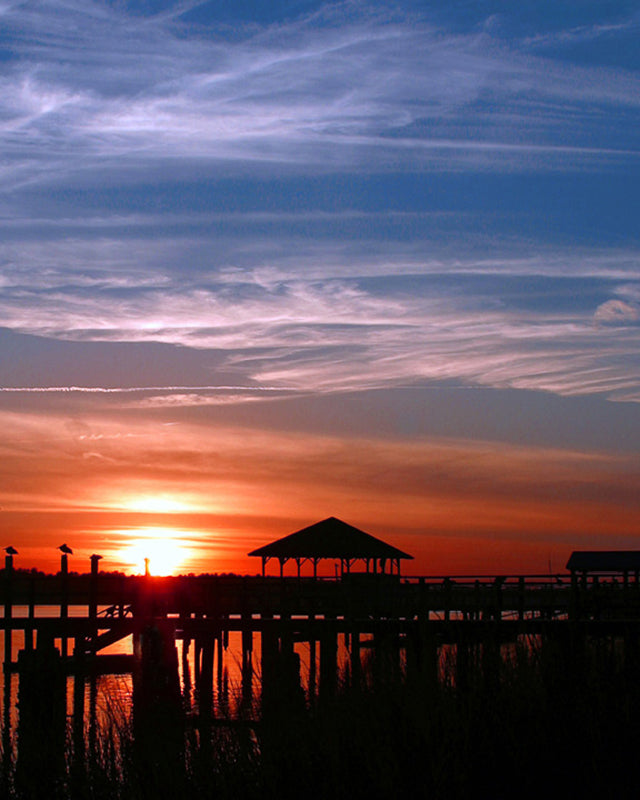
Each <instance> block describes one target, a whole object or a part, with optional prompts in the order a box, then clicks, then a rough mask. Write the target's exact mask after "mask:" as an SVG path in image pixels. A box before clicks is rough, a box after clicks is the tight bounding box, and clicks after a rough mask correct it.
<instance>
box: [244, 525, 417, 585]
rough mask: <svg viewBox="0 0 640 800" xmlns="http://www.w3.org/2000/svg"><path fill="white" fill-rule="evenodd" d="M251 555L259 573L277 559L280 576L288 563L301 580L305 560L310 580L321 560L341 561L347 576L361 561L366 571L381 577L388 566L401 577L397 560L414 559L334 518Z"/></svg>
mask: <svg viewBox="0 0 640 800" xmlns="http://www.w3.org/2000/svg"><path fill="white" fill-rule="evenodd" d="M249 555H250V556H259V557H260V558H261V559H262V574H263V575H265V574H266V568H267V562H268V561H269V560H270V559H272V558H277V559H278V562H279V563H280V576H281V577H282V575H283V574H284V565H285V564H286V563H287V561H295V562H296V565H297V567H298V577H300V567H301V566H302V564H303V563H304V562H305V561H311V563H312V564H313V577H314V578H316V577H317V575H318V562H319V561H321V560H322V559H331V560H334V561H338V560H339V561H340V574H341V575H345V574H347V575H348V574H349V573H350V571H351V567H352V565H353V564H354V563H355V562H356V561H364V562H365V564H366V571H367V572H368V573H369V572H372V573H373V574H377V573H378V572H379V573H381V574H384V573H385V572H386V569H387V564H388V565H389V574H391V575H393V574H394V568H395V572H396V573H397V574H398V575H400V561H401V560H402V559H413V556H410V555H409V554H408V553H403V551H402V550H398V548H397V547H392V546H391V545H390V544H387V543H386V542H383V541H382V540H381V539H376V537H375V536H371V534H369V533H365V532H364V531H361V530H360V529H359V528H354V527H353V525H349V524H347V523H346V522H343V521H342V520H340V519H337V518H336V517H329V518H328V519H323V520H322V521H321V522H316V523H315V524H314V525H309V526H308V527H307V528H302V529H301V530H299V531H296V532H295V533H291V534H289V535H288V536H284V537H283V538H282V539H276V541H275V542H271V544H267V545H265V546H264V547H259V548H258V549H257V550H252V551H251V552H250V553H249Z"/></svg>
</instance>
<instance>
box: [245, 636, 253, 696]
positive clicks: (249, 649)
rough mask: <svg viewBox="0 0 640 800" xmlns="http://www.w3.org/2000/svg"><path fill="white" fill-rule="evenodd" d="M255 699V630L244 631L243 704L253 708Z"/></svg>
mask: <svg viewBox="0 0 640 800" xmlns="http://www.w3.org/2000/svg"><path fill="white" fill-rule="evenodd" d="M252 699H253V631H252V630H251V628H244V629H243V631H242V704H243V705H244V706H245V707H246V708H247V709H250V708H251V701H252Z"/></svg>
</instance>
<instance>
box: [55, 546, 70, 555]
mask: <svg viewBox="0 0 640 800" xmlns="http://www.w3.org/2000/svg"><path fill="white" fill-rule="evenodd" d="M58 550H60V552H61V553H66V554H67V555H70V556H72V555H73V550H72V549H71V548H70V547H69V545H68V544H61V545H60V547H59V548H58Z"/></svg>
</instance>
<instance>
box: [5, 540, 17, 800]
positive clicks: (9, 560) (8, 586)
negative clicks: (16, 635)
mask: <svg viewBox="0 0 640 800" xmlns="http://www.w3.org/2000/svg"><path fill="white" fill-rule="evenodd" d="M5 553H6V556H5V559H4V618H5V620H7V621H8V620H10V619H11V618H12V616H13V608H12V602H13V557H14V555H17V554H18V551H17V550H16V549H15V547H11V546H9V547H5ZM11 633H12V631H11V628H9V627H7V628H5V631H4V706H3V710H4V714H3V729H2V731H3V737H2V744H3V752H4V765H3V766H4V786H5V794H8V791H7V788H8V781H9V775H10V773H11V651H12V647H11V645H12V637H11Z"/></svg>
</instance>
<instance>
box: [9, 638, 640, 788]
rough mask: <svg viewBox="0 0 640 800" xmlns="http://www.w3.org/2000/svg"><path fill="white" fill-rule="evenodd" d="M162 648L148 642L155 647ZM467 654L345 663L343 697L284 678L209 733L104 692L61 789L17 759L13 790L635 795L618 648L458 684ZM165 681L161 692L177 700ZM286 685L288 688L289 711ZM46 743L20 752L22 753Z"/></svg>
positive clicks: (501, 665) (514, 651)
mask: <svg viewBox="0 0 640 800" xmlns="http://www.w3.org/2000/svg"><path fill="white" fill-rule="evenodd" d="M156 645H157V642H154V639H153V636H151V637H150V639H149V647H154V646H156ZM461 654H462V651H460V652H459V653H456V652H454V651H453V650H451V651H448V652H442V653H441V657H440V665H439V676H438V679H437V680H432V679H427V676H425V675H424V673H422V672H421V671H420V670H414V669H411V670H410V669H405V668H404V667H401V668H399V669H381V668H380V665H379V664H378V665H377V666H376V665H375V664H374V657H373V656H372V657H371V659H370V660H367V659H365V660H364V663H363V664H362V673H361V675H360V676H359V677H358V679H357V680H354V676H353V675H352V674H350V672H349V670H348V669H346V668H345V670H344V671H343V672H342V673H341V675H340V676H339V678H338V681H337V685H336V687H335V691H334V692H332V693H331V694H330V695H327V696H324V697H321V696H319V697H317V698H316V699H315V700H314V701H313V702H309V701H308V700H307V702H306V703H301V702H300V696H299V694H295V690H294V688H293V687H292V682H291V680H290V675H289V676H288V677H287V676H286V675H285V676H284V678H285V682H284V683H283V684H282V687H281V689H282V693H281V697H280V699H281V700H282V702H280V703H278V704H276V703H274V698H270V699H269V700H268V703H267V706H266V709H265V710H266V713H265V714H263V715H259V714H258V706H257V701H256V706H255V707H254V709H253V711H254V718H253V719H249V720H237V719H236V720H231V719H221V718H219V717H218V718H216V719H214V718H210V719H209V720H208V722H207V724H205V725H203V724H202V719H201V715H199V714H195V713H193V711H192V710H191V709H190V708H189V706H188V704H187V705H185V706H183V707H182V711H181V712H180V713H176V706H175V705H173V706H172V711H171V714H173V715H174V716H173V719H172V721H171V722H170V723H169V724H167V723H168V720H167V717H166V715H167V714H168V713H169V712H168V711H167V705H166V703H165V702H164V701H162V702H161V699H160V698H159V697H156V698H155V699H154V700H153V699H152V700H149V698H146V700H145V702H150V703H151V705H150V706H149V707H146V708H143V709H142V711H141V710H140V708H137V709H134V713H133V714H132V713H131V709H130V708H129V707H128V706H127V704H125V703H123V701H122V698H120V697H117V696H114V697H111V698H107V700H108V702H107V706H106V708H105V713H104V714H103V717H102V721H101V728H100V731H99V734H98V735H97V736H96V737H95V739H94V741H93V742H89V741H87V742H85V747H83V748H82V749H80V750H79V751H77V752H74V749H73V737H72V736H70V735H67V736H66V737H64V736H63V738H62V740H63V741H64V742H65V748H64V750H63V752H62V765H61V766H60V763H59V762H57V766H54V767H52V768H51V770H52V771H51V774H50V775H49V777H52V776H53V774H54V771H55V770H57V773H56V775H57V777H56V779H55V780H53V779H52V780H50V782H49V784H48V785H47V775H39V776H38V777H37V779H36V778H34V780H33V781H32V782H31V783H29V781H28V780H27V782H26V783H25V779H24V774H22V776H21V772H20V770H21V769H22V767H21V764H22V765H24V764H28V763H30V764H32V765H33V764H36V763H37V761H38V756H37V753H29V752H27V751H25V752H21V753H20V759H19V761H18V769H17V770H16V771H15V772H14V774H13V776H12V779H11V780H10V781H9V782H8V784H7V785H6V790H5V796H6V797H7V798H8V800H23V798H24V799H25V800H26V799H27V798H28V799H29V800H30V798H32V797H47V798H49V797H50V798H60V800H87V799H89V798H91V799H92V800H93V799H95V800H102V798H105V800H106V798H110V799H113V800H146V798H149V799H150V800H151V798H154V799H156V800H157V799H161V798H169V797H171V798H179V797H185V798H186V797H188V798H196V800H198V799H199V798H203V799H205V798H206V799H208V798H211V800H213V799H214V798H219V800H226V798H239V799H240V800H258V799H260V800H263V799H264V798H267V799H269V798H274V800H275V798H286V797H290V796H291V797H305V798H311V799H312V800H314V799H315V798H356V800H357V799H359V798H368V800H370V798H406V797H412V798H416V797H417V798H425V800H427V799H428V798H433V799H434V800H440V798H447V800H450V799H451V798H479V799H480V800H482V799H483V798H492V800H493V799H495V798H502V797H508V796H514V795H515V796H517V797H519V798H523V799H524V800H529V798H531V800H533V798H535V799H536V800H538V798H539V797H540V796H541V795H550V794H551V795H553V796H561V795H562V794H564V795H565V796H567V797H576V798H578V797H580V798H595V797H598V798H600V797H614V796H615V797H618V798H620V797H622V798H631V797H636V796H637V786H638V779H639V778H640V766H639V759H638V758H637V753H638V747H639V745H640V683H639V681H638V675H637V672H636V671H635V670H634V669H633V668H632V665H630V664H629V663H628V661H626V660H623V659H621V658H620V657H619V653H618V652H617V649H616V643H615V641H612V640H609V639H607V640H593V641H589V642H587V643H586V644H585V647H584V649H583V651H582V653H581V658H580V663H579V665H576V664H575V659H574V658H573V656H572V658H571V659H569V658H568V656H567V649H566V647H565V646H564V644H563V643H562V642H557V641H553V640H548V639H546V640H544V641H539V640H528V641H522V642H520V643H519V644H517V645H515V646H511V647H510V648H508V649H506V648H503V649H502V650H501V651H500V653H499V659H498V662H496V661H495V660H491V659H490V660H487V659H486V658H484V657H483V654H482V653H481V652H467V653H466V654H465V656H464V657H465V658H466V659H467V662H468V663H467V667H468V671H467V679H466V680H465V682H464V683H463V684H461V683H460V682H459V681H458V680H457V675H458V667H459V665H458V664H457V663H456V662H457V660H458V658H460V657H461ZM494 655H495V654H494ZM157 677H158V681H159V686H160V688H161V689H162V691H165V690H168V691H170V692H173V689H171V688H168V687H167V686H166V684H164V683H163V679H162V676H157ZM287 687H289V689H291V691H292V692H294V694H293V695H292V696H291V697H289V698H288V701H286V699H285V695H286V693H287V691H288V689H287ZM158 691H160V689H158ZM165 699H166V698H165ZM173 699H175V697H173ZM136 702H139V698H136ZM154 706H155V707H154ZM163 715H164V716H163ZM45 722H46V721H45ZM45 722H43V724H45ZM46 724H48V723H46ZM160 726H164V728H163V730H164V733H161V731H160ZM45 735H46V729H43V737H44V736H45ZM41 746H42V741H38V742H35V741H33V742H30V741H27V742H20V747H21V748H27V750H28V749H29V748H35V749H37V750H38V752H41V751H40V748H41ZM6 755H7V754H6V753H5V756H6ZM59 756H60V752H58V754H57V756H56V757H59ZM78 760H80V762H81V763H78ZM44 766H45V764H44V762H43V763H42V767H43V768H44ZM32 777H33V776H32Z"/></svg>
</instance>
